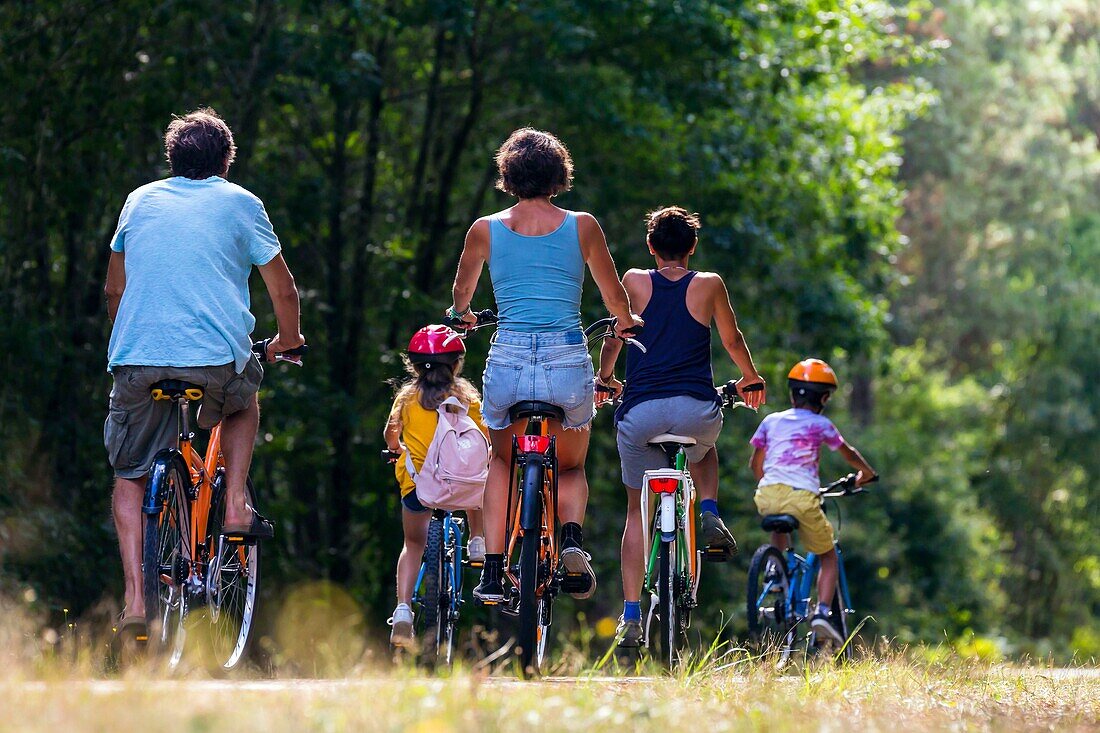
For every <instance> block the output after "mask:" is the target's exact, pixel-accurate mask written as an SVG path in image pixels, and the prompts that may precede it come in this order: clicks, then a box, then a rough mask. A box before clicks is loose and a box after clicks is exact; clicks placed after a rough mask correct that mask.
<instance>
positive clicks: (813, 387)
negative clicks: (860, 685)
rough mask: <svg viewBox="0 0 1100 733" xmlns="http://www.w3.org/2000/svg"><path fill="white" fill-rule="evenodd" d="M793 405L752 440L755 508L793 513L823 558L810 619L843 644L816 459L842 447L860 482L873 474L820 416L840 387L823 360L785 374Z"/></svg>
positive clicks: (783, 539)
mask: <svg viewBox="0 0 1100 733" xmlns="http://www.w3.org/2000/svg"><path fill="white" fill-rule="evenodd" d="M787 385H788V386H789V387H790V392H791V405H792V407H791V409H789V410H784V411H783V412H776V413H773V414H771V415H768V416H767V417H765V418H764V419H763V421H761V423H760V427H758V428H757V429H756V433H755V434H754V435H753V436H752V439H751V440H750V441H749V442H750V443H751V444H752V446H753V453H752V461H751V465H752V472H753V475H755V476H756V479H757V481H758V484H757V488H756V495H755V497H754V499H755V501H756V508H757V510H758V511H759V512H760V515H761V516H764V515H768V514H790V515H792V516H794V517H795V518H796V519H798V527H799V531H800V532H801V533H802V539H803V541H804V542H805V545H806V549H807V550H809V551H810V552H812V553H814V554H816V555H817V556H818V557H819V558H820V559H821V572H820V573H819V574H818V578H817V609H816V611H815V612H814V615H813V618H812V620H811V622H810V625H811V627H812V628H813V630H814V631H816V632H817V633H820V634H825V635H827V636H828V637H829V638H831V639H833V640H834V641H836V642H837V643H841V644H843V643H844V641H845V639H844V638H843V637H842V636H841V634H840V632H839V631H838V630H837V628H836V626H835V625H834V623H833V620H832V619H831V618H830V612H829V607H830V604H831V603H832V602H833V592H834V590H835V589H836V584H837V561H836V550H835V549H833V544H834V541H835V540H834V535H833V527H832V525H831V524H829V520H828V519H827V518H826V517H825V512H824V511H823V510H822V508H821V497H820V496H819V493H820V486H821V479H820V478H819V477H818V471H817V466H818V460H819V457H820V453H821V446H822V444H824V445H826V446H828V447H829V450H832V451H839V452H840V455H841V456H843V457H844V460H846V461H847V462H848V463H849V464H850V465H851V466H852V468H854V469H856V471H858V474H857V475H856V484H857V485H862V484H865V483H867V482H869V481H871V480H872V479H874V477H875V472H874V469H872V468H871V466H870V464H868V463H867V461H866V459H864V457H863V456H862V455H860V453H859V451H857V450H856V449H855V448H853V447H852V446H851V445H849V444H848V443H847V442H845V440H844V438H842V437H841V435H840V431H838V430H837V429H836V426H835V425H833V423H832V421H831V420H829V418H827V417H825V416H824V415H822V414H821V413H822V411H823V410H824V409H825V405H826V404H827V403H828V402H829V398H830V397H832V394H833V392H835V391H836V388H837V379H836V373H835V372H834V371H833V370H832V368H831V367H830V366H829V365H828V364H826V363H825V362H823V361H822V360H821V359H803V360H802V361H800V362H798V363H797V364H795V365H794V368H793V369H791V371H790V373H789V374H788V375H787ZM789 539H790V535H788V534H781V533H778V532H773V533H772V537H771V543H772V545H774V546H775V547H777V548H778V549H780V550H782V551H786V549H787V542H788V540H789Z"/></svg>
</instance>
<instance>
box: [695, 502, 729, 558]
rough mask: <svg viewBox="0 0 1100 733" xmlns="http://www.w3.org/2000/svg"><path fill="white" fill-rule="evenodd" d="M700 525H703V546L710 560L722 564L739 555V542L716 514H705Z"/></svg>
mask: <svg viewBox="0 0 1100 733" xmlns="http://www.w3.org/2000/svg"><path fill="white" fill-rule="evenodd" d="M700 523H701V524H702V525H703V544H704V545H705V546H706V548H707V551H706V556H707V559H708V560H717V561H719V562H721V561H724V560H728V559H729V558H731V557H733V556H734V555H736V554H737V540H735V539H734V538H733V533H732V532H730V531H729V529H728V528H727V527H726V523H725V522H723V521H722V518H721V517H719V516H718V515H717V514H715V513H714V512H703V516H702V517H701V518H700Z"/></svg>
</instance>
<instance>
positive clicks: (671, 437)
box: [649, 433, 695, 446]
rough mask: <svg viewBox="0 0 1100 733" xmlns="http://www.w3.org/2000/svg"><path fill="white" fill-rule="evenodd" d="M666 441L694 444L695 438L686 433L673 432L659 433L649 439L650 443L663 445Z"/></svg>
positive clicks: (678, 444)
mask: <svg viewBox="0 0 1100 733" xmlns="http://www.w3.org/2000/svg"><path fill="white" fill-rule="evenodd" d="M666 443H668V444H675V445H677V446H681V445H695V438H691V437H688V436H687V435H676V434H674V433H661V434H660V435H654V436H653V437H652V438H650V439H649V444H650V445H665V444H666Z"/></svg>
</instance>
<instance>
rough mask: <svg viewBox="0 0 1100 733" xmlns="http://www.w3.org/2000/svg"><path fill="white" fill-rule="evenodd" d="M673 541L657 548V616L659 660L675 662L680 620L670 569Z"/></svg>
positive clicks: (673, 574) (673, 576)
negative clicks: (658, 625) (659, 643)
mask: <svg viewBox="0 0 1100 733" xmlns="http://www.w3.org/2000/svg"><path fill="white" fill-rule="evenodd" d="M674 544H675V543H673V542H663V541H662V542H661V546H660V548H658V550H657V569H658V570H657V572H658V574H657V618H658V621H659V622H660V639H661V661H662V662H663V663H664V664H667V665H668V666H669V667H672V666H673V665H675V664H676V661H677V659H678V655H679V646H680V620H679V618H678V614H677V608H676V576H675V573H674V572H673V569H672V559H673V557H675V547H674Z"/></svg>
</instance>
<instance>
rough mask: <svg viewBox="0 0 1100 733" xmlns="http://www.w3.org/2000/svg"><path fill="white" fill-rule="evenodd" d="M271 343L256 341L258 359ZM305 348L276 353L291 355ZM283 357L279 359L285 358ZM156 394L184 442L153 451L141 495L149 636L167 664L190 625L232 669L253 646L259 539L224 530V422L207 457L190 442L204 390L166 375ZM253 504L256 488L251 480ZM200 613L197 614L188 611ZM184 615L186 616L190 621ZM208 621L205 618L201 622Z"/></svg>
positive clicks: (176, 656) (216, 662)
mask: <svg viewBox="0 0 1100 733" xmlns="http://www.w3.org/2000/svg"><path fill="white" fill-rule="evenodd" d="M266 345H267V342H266V341H263V342H260V343H258V344H254V345H253V351H256V352H257V353H258V354H259V353H260V352H263V353H262V354H261V356H260V358H261V360H263V359H265V357H266ZM305 350H306V347H304V346H303V347H299V348H298V349H295V350H293V351H290V352H287V354H288V355H290V356H289V357H286V356H283V355H281V354H280V355H278V356H277V357H276V359H277V360H287V361H291V362H292V363H300V362H299V361H298V360H296V359H294V358H292V357H294V356H296V355H300V354H303V353H305ZM279 357H282V358H281V359H280V358H279ZM150 395H151V396H152V398H153V399H154V400H170V401H171V402H172V403H173V405H174V407H175V409H176V414H177V420H178V425H179V441H178V443H177V445H176V446H175V447H173V448H166V449H164V450H162V451H160V452H158V453H157V454H156V456H155V457H154V459H153V465H152V468H151V470H150V472H149V480H148V483H147V484H146V488H145V497H144V499H143V501H142V512H143V514H144V515H145V527H144V539H143V543H142V574H143V586H144V595H145V609H146V611H145V613H146V620H147V622H148V625H149V641H150V643H152V644H154V645H155V646H156V647H157V648H158V650H162V651H166V652H167V653H168V666H169V668H175V667H176V666H178V665H179V663H180V661H181V660H182V658H183V652H184V643H185V641H186V638H187V635H188V634H187V630H188V629H191V630H192V631H197V632H201V633H196V634H195V636H198V637H200V638H202V639H203V640H204V641H205V642H206V643H205V644H204V647H205V648H203V649H197V650H196V651H198V652H199V653H200V655H201V656H200V659H202V660H204V661H210V662H213V665H212V666H215V667H220V668H221V669H224V670H232V669H235V668H237V667H238V666H240V664H241V662H242V661H243V660H244V659H245V655H246V653H247V651H248V646H249V642H250V641H251V637H252V626H253V620H254V618H255V614H256V599H257V595H258V592H259V584H260V545H259V544H258V543H257V542H256V541H255V540H250V539H249V538H248V537H244V536H232V535H228V536H227V535H223V534H222V531H221V528H222V525H223V523H224V517H225V505H226V486H225V457H224V456H223V455H222V450H221V425H220V424H218V425H215V426H214V428H213V429H212V430H211V431H210V439H209V441H208V443H207V446H206V454H205V456H203V455H200V453H199V451H198V450H196V449H195V447H194V446H193V444H192V442H193V440H194V437H195V435H194V433H193V432H192V431H191V405H190V403H191V402H193V401H197V400H201V399H202V396H203V391H202V388H201V387H199V386H197V385H195V384H191V383H189V382H184V381H181V380H176V379H164V380H161V381H159V382H157V383H155V384H154V385H153V386H152V387H151V389H150ZM247 490H248V502H249V504H250V505H251V506H253V507H255V506H256V490H255V488H254V487H253V485H252V480H251V479H249V480H248V489H247ZM197 611H201V613H199V614H196V616H199V618H197V619H196V618H195V617H192V618H191V619H190V621H188V617H189V616H190V615H191V614H192V613H195V612H197ZM185 621H188V622H187V623H186V625H185ZM204 621H205V623H203V622H204Z"/></svg>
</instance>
